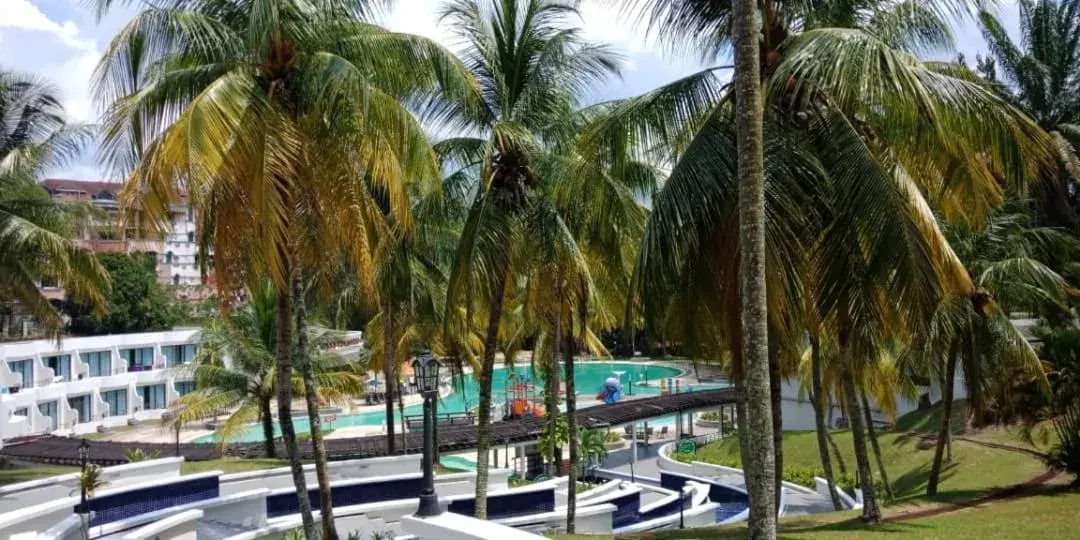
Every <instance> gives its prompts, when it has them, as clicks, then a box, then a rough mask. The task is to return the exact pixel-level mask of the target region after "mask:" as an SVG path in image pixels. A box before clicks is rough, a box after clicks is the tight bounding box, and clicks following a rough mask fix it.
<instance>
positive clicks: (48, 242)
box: [0, 68, 108, 335]
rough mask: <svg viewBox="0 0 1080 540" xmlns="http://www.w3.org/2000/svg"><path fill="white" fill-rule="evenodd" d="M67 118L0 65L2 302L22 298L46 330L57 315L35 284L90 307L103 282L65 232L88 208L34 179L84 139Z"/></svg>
mask: <svg viewBox="0 0 1080 540" xmlns="http://www.w3.org/2000/svg"><path fill="white" fill-rule="evenodd" d="M66 117H67V114H66V112H65V111H64V108H63V107H62V106H61V105H60V102H59V101H58V100H57V98H56V96H55V90H54V89H53V88H52V87H50V86H48V85H47V84H46V83H44V82H43V81H40V80H38V79H36V78H34V77H29V76H26V75H23V74H20V73H13V72H9V71H5V70H3V69H2V68H0V253H2V254H3V255H2V256H0V302H3V303H7V302H14V301H17V302H19V303H21V304H22V307H23V308H24V309H26V310H27V311H29V312H30V313H31V314H33V315H34V316H36V317H37V318H38V319H39V320H40V321H41V322H42V323H43V326H44V327H45V329H46V331H47V332H48V333H49V334H50V335H57V334H58V333H59V331H60V329H61V324H60V322H61V318H60V314H59V312H58V311H57V310H56V309H55V308H54V307H53V306H52V305H51V304H50V302H49V301H48V299H46V298H45V295H44V294H42V291H41V289H40V288H39V287H38V285H37V284H38V282H42V281H45V282H53V283H56V284H59V285H60V286H62V287H64V288H65V289H66V290H67V291H68V292H69V293H71V294H73V295H75V296H77V297H78V298H79V299H80V300H81V301H83V302H86V303H87V305H89V306H93V307H96V308H101V307H102V306H101V305H102V296H101V291H102V290H104V289H107V288H108V277H107V276H106V275H105V271H104V269H103V268H102V267H101V265H100V264H99V263H98V262H97V260H96V259H94V258H93V257H92V256H91V255H90V254H89V253H88V252H86V251H85V250H83V249H81V248H79V247H78V245H76V243H75V241H74V240H72V238H71V235H72V233H73V232H74V231H75V230H76V225H77V221H79V218H85V217H86V215H87V213H88V212H87V209H85V208H82V207H79V206H67V205H61V204H58V203H56V202H53V201H52V200H51V199H50V198H49V194H48V193H47V192H46V191H45V189H43V188H42V187H41V186H39V185H37V182H38V180H40V179H41V176H42V175H44V174H47V173H48V172H50V171H52V170H53V169H55V168H57V167H61V166H63V165H65V164H67V163H69V162H70V161H71V160H72V159H74V158H75V157H77V156H78V155H79V152H80V151H81V150H82V149H83V147H84V146H85V145H86V144H87V143H88V142H89V140H90V136H91V131H90V130H89V129H88V128H87V127H85V126H80V125H77V124H70V123H68V122H67V121H66V120H65V118H66Z"/></svg>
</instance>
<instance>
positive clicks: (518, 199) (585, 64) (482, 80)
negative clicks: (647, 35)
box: [440, 0, 617, 519]
mask: <svg viewBox="0 0 1080 540" xmlns="http://www.w3.org/2000/svg"><path fill="white" fill-rule="evenodd" d="M575 14H576V9H575V7H574V5H573V3H570V2H563V1H559V0H502V1H494V0H454V1H451V2H450V3H448V4H447V5H446V6H445V7H444V8H443V10H442V13H441V19H442V20H443V21H444V22H448V23H450V27H451V29H452V31H453V33H454V35H455V36H456V37H457V38H458V40H459V41H460V45H461V50H460V51H459V53H460V55H461V57H462V58H463V61H464V63H465V64H466V65H467V66H469V67H470V69H471V70H472V72H473V75H474V77H475V79H476V80H477V81H478V82H479V85H480V88H481V92H480V93H481V95H482V96H483V101H482V103H481V105H480V106H479V107H476V108H475V109H474V110H471V111H463V114H458V115H456V121H458V122H459V123H460V124H461V125H463V126H467V127H468V128H469V130H470V131H473V132H476V133H480V134H481V137H482V138H469V137H463V138H456V139H448V140H446V141H443V142H441V143H440V146H441V148H442V149H443V152H442V153H443V155H444V156H451V155H452V156H455V158H454V159H453V161H455V162H456V163H457V166H456V168H455V169H454V170H451V171H450V174H448V176H449V177H451V178H454V177H468V178H471V179H472V180H473V181H474V182H475V185H476V188H475V189H474V190H473V193H474V197H473V200H472V203H471V207H470V209H469V212H468V216H467V217H466V220H465V224H464V227H463V229H462V234H461V240H460V243H459V245H458V250H457V255H456V259H455V261H454V263H453V265H452V267H451V272H450V281H449V287H448V292H447V302H446V315H447V316H446V321H445V323H444V324H445V327H446V337H444V339H445V340H446V341H448V342H450V341H453V340H460V339H462V337H463V336H465V335H466V334H467V333H468V332H469V331H468V330H467V327H468V325H469V324H470V321H469V320H468V319H469V315H467V314H468V313H471V312H472V309H467V308H466V309H463V307H464V306H465V305H466V304H467V303H469V304H472V305H473V306H476V307H477V308H479V309H484V307H483V306H486V310H487V321H486V322H485V324H484V326H485V328H484V331H483V338H484V339H483V352H482V357H481V360H480V362H479V365H478V366H477V367H478V368H479V369H478V370H477V371H476V372H475V373H476V376H477V379H478V381H479V385H480V392H479V394H480V395H479V405H480V411H479V426H478V429H477V431H478V444H477V457H478V461H477V483H476V514H477V517H480V518H481V519H483V518H485V517H486V516H487V468H488V459H489V456H488V452H489V448H490V445H491V418H490V407H491V384H492V381H491V376H492V372H493V369H494V361H495V352H496V350H497V348H498V346H499V329H500V322H501V321H502V313H503V306H504V302H505V300H506V292H507V289H508V288H510V287H514V286H516V284H517V276H516V273H515V271H514V269H513V264H514V259H515V247H519V246H520V243H521V242H519V241H518V240H519V239H520V238H523V237H524V236H523V235H522V232H521V231H522V227H523V225H522V222H523V220H526V219H529V218H531V217H532V216H533V214H534V207H535V205H534V199H536V198H537V195H536V190H535V187H536V186H537V185H538V182H539V181H540V179H539V177H538V175H537V173H536V171H535V170H534V167H533V164H534V163H536V162H537V160H538V159H540V157H541V156H542V155H543V154H544V153H545V152H546V151H548V150H550V149H551V148H552V145H553V143H554V142H555V141H559V140H565V139H566V133H567V130H568V129H569V128H570V127H571V126H572V123H571V122H568V121H567V120H568V119H569V118H570V114H571V111H573V108H574V107H575V106H576V105H577V104H578V102H579V100H580V99H581V97H582V94H583V92H584V91H585V90H586V89H587V88H588V87H589V85H590V84H592V83H594V82H597V81H599V80H602V79H603V78H605V77H606V76H608V75H609V74H611V73H613V72H615V70H616V68H617V60H616V58H615V57H613V55H612V54H611V53H610V52H609V51H608V50H607V48H606V47H602V46H597V45H592V44H588V43H586V42H584V41H583V40H582V39H581V37H580V31H579V30H578V29H576V28H573V27H572V26H570V25H569V24H568V19H569V17H572V16H574V15H575ZM450 338H453V339H450ZM462 348H463V347H462Z"/></svg>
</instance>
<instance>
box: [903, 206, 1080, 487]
mask: <svg viewBox="0 0 1080 540" xmlns="http://www.w3.org/2000/svg"><path fill="white" fill-rule="evenodd" d="M1018 210H1021V209H1020V208H1017V205H1016V203H1011V204H1009V205H1006V206H1004V207H1003V208H1002V209H1000V210H998V211H997V212H995V213H994V214H993V215H992V216H991V217H990V219H989V220H988V222H987V223H986V224H985V226H984V227H985V228H974V227H970V226H965V225H963V224H957V225H954V226H951V227H949V229H948V232H949V236H950V244H951V245H952V246H953V247H954V249H955V250H956V252H957V254H958V255H959V257H960V259H961V260H963V261H964V264H965V266H966V267H967V272H969V273H970V274H971V277H972V281H973V283H974V288H973V289H972V290H971V292H970V293H969V294H967V295H955V296H952V297H949V298H946V299H944V301H943V302H942V303H941V305H940V306H939V307H938V309H937V310H936V311H935V313H934V316H933V318H932V319H931V321H930V323H931V324H930V325H928V326H927V328H926V330H925V332H923V333H921V334H920V335H919V336H918V337H917V339H916V340H915V341H914V343H913V344H912V346H911V349H910V350H909V352H908V354H907V355H906V357H905V363H906V368H905V369H907V370H911V371H913V372H915V373H920V374H924V375H930V376H932V377H933V379H932V380H937V381H939V384H940V386H941V389H942V407H941V420H940V431H939V434H938V440H937V447H936V449H935V452H934V461H933V465H932V467H931V469H930V477H929V480H928V481H927V494H928V495H935V494H936V493H937V488H938V481H939V479H940V474H941V467H942V464H943V462H944V461H948V460H946V459H943V458H944V455H945V450H946V448H947V447H948V446H949V445H950V439H951V433H952V425H951V418H952V406H953V399H954V387H955V385H956V375H957V370H960V371H961V372H962V374H963V377H962V382H963V384H964V386H965V387H966V389H967V392H968V396H969V412H970V414H971V417H972V424H973V425H975V426H981V425H983V424H985V415H986V412H987V410H988V409H989V408H990V405H991V402H992V401H994V400H995V399H998V400H1003V398H1004V397H1005V396H1006V394H1007V393H1008V390H1009V388H1010V387H1011V385H1012V384H1013V381H1014V380H1016V378H1017V377H1024V378H1026V379H1027V380H1035V381H1038V382H1040V384H1041V386H1042V387H1044V388H1046V385H1047V383H1046V377H1045V374H1044V372H1043V369H1042V365H1041V363H1040V361H1039V358H1038V356H1037V354H1036V352H1035V350H1034V349H1032V347H1031V345H1030V344H1029V343H1028V342H1027V340H1026V339H1025V338H1024V336H1023V335H1022V334H1021V333H1020V332H1019V330H1017V329H1016V327H1015V326H1013V325H1012V323H1011V322H1010V321H1009V318H1008V316H1007V314H1008V313H1009V312H1012V311H1016V310H1025V311H1035V310H1036V309H1037V307H1038V306H1039V305H1041V304H1046V303H1050V304H1055V305H1057V306H1058V307H1059V308H1060V309H1067V308H1066V307H1065V305H1066V303H1067V301H1068V300H1067V299H1068V294H1069V290H1070V289H1069V286H1068V284H1067V282H1066V281H1065V279H1064V278H1063V277H1062V276H1060V275H1059V274H1057V273H1056V272H1055V271H1054V270H1052V269H1051V268H1050V267H1048V266H1047V265H1046V264H1044V263H1043V262H1041V260H1047V259H1049V258H1051V257H1053V256H1054V254H1056V253H1058V252H1061V251H1062V250H1070V249H1075V247H1076V245H1077V241H1076V240H1075V239H1074V238H1073V237H1071V236H1069V235H1068V234H1067V233H1064V232H1062V231H1060V230H1057V229H1052V228H1045V227H1032V226H1031V224H1030V221H1031V217H1030V215H1029V214H1028V213H1026V212H1023V211H1018ZM950 456H951V452H950Z"/></svg>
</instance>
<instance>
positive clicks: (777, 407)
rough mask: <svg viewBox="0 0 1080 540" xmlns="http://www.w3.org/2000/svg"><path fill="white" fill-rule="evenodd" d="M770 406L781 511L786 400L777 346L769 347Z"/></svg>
mask: <svg viewBox="0 0 1080 540" xmlns="http://www.w3.org/2000/svg"><path fill="white" fill-rule="evenodd" d="M769 348H770V349H772V350H770V351H769V406H770V408H771V409H772V438H773V452H774V458H773V464H774V465H773V466H774V467H775V469H774V470H775V471H776V475H775V477H774V480H773V497H775V499H776V510H777V511H778V512H779V511H780V491H781V490H783V489H784V412H783V407H784V401H783V395H782V390H781V388H780V384H781V382H782V377H781V374H780V354H779V351H778V350H775V349H776V348H775V347H769Z"/></svg>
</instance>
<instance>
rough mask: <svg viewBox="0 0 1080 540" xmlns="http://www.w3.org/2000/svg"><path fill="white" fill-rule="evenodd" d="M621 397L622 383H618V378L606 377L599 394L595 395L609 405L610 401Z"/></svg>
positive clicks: (616, 400) (613, 401)
mask: <svg viewBox="0 0 1080 540" xmlns="http://www.w3.org/2000/svg"><path fill="white" fill-rule="evenodd" d="M621 397H622V384H620V383H619V379H616V378H615V377H608V378H607V380H605V381H604V386H603V388H602V389H601V390H600V395H598V396H596V399H598V400H600V401H603V402H604V403H607V404H609V405H610V404H612V403H617V402H618V401H619V398H621Z"/></svg>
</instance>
